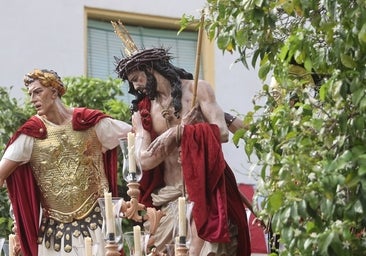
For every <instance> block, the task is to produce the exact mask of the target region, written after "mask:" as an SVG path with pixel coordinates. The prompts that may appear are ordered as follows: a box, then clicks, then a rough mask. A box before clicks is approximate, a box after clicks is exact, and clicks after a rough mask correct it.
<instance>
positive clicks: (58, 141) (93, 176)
mask: <svg viewBox="0 0 366 256" xmlns="http://www.w3.org/2000/svg"><path fill="white" fill-rule="evenodd" d="M45 125H46V128H47V133H48V138H47V139H44V140H38V139H36V140H35V142H34V146H33V153H32V156H31V161H30V163H31V166H32V169H33V174H34V176H35V179H36V182H37V184H38V186H39V189H40V191H41V202H42V208H43V215H44V216H47V217H51V218H53V219H55V220H58V221H61V222H64V223H66V222H71V221H73V220H78V219H82V218H84V217H85V216H86V215H87V214H88V213H89V212H90V211H91V210H92V209H93V206H94V205H95V203H96V201H97V198H99V197H101V196H102V195H103V191H104V189H108V181H107V179H106V177H105V172H104V166H103V154H102V145H101V143H100V142H99V140H98V138H97V136H96V133H95V130H94V128H90V129H88V130H85V131H74V130H73V129H72V125H71V123H69V124H66V125H59V126H58V125H54V124H51V123H48V122H47V121H46V122H45Z"/></svg>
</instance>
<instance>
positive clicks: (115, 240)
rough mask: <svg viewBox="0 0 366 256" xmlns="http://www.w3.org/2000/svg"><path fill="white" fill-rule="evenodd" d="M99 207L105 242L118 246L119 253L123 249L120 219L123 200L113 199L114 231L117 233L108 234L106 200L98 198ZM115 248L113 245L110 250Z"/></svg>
mask: <svg viewBox="0 0 366 256" xmlns="http://www.w3.org/2000/svg"><path fill="white" fill-rule="evenodd" d="M98 203H99V207H100V210H101V215H102V218H103V224H102V233H103V235H104V240H105V241H106V244H116V245H117V251H120V250H121V249H122V247H123V239H122V219H121V217H120V210H121V207H122V204H123V200H122V198H121V197H112V205H113V216H114V230H115V233H109V234H108V233H107V220H106V215H105V199H104V198H98ZM112 247H114V245H112V246H111V247H110V248H112Z"/></svg>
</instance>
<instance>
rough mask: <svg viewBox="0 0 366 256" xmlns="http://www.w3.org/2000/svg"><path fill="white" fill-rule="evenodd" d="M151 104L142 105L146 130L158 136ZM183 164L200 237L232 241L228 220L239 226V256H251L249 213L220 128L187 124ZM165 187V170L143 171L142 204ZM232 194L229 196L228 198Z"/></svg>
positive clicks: (144, 100)
mask: <svg viewBox="0 0 366 256" xmlns="http://www.w3.org/2000/svg"><path fill="white" fill-rule="evenodd" d="M150 107H151V103H150V101H149V100H148V98H147V97H145V98H144V99H143V100H142V101H140V103H139V111H140V114H141V119H142V124H143V126H144V129H145V130H147V131H149V132H150V133H151V139H152V140H153V139H154V138H155V137H156V134H155V132H154V131H153V129H152V123H151V116H150ZM181 141H182V143H181V151H182V154H181V161H182V168H183V175H184V180H185V185H186V187H187V192H188V194H189V198H190V200H191V201H193V202H194V205H193V218H194V221H195V223H196V226H197V232H198V235H199V237H201V238H202V239H204V240H206V241H209V242H218V243H225V242H229V241H230V238H229V230H228V225H227V224H228V219H230V220H231V221H232V222H233V223H234V224H236V225H237V227H238V232H239V235H238V246H240V248H238V250H237V255H238V256H250V254H251V252H250V237H249V228H248V223H247V218H246V211H245V208H244V206H243V203H242V201H241V197H240V192H239V190H238V186H237V183H236V180H235V176H234V174H233V172H232V170H231V169H230V167H229V166H228V165H227V163H226V162H225V159H224V156H223V153H222V149H221V142H220V131H219V128H218V127H217V125H210V124H208V123H200V124H196V125H185V126H184V132H183V135H182V140H181ZM163 186H164V181H163V168H162V166H161V165H160V166H158V167H156V168H155V169H154V170H149V171H144V174H143V177H142V180H141V182H140V188H141V194H140V202H141V203H143V204H145V205H148V206H152V199H151V193H152V192H153V191H154V190H155V189H157V188H161V187H163ZM227 195H229V196H227Z"/></svg>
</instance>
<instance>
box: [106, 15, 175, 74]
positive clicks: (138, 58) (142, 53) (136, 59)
mask: <svg viewBox="0 0 366 256" xmlns="http://www.w3.org/2000/svg"><path fill="white" fill-rule="evenodd" d="M111 23H112V25H113V27H114V32H115V33H116V34H117V36H118V37H119V38H120V39H121V40H122V43H123V45H124V47H125V49H124V56H122V58H117V57H115V60H116V71H117V73H118V76H119V77H120V78H122V79H123V80H126V79H127V75H128V74H129V73H130V72H132V71H134V70H137V69H138V67H140V66H142V65H148V64H149V63H151V62H152V61H156V60H159V61H163V62H164V61H166V62H168V61H169V60H170V59H171V55H170V53H169V51H168V50H167V49H164V48H151V49H138V48H137V46H136V44H135V43H134V41H133V39H132V38H131V36H130V34H129V33H128V31H127V29H126V27H125V26H124V25H123V24H122V22H121V21H117V22H114V21H111Z"/></svg>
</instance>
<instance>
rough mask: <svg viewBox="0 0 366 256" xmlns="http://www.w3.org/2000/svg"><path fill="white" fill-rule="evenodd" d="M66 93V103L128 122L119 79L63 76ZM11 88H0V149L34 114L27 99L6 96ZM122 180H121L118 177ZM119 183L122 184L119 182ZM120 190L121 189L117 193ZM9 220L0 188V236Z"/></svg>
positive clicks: (5, 234)
mask: <svg viewBox="0 0 366 256" xmlns="http://www.w3.org/2000/svg"><path fill="white" fill-rule="evenodd" d="M63 82H64V84H65V86H66V87H67V92H66V94H65V95H64V96H63V97H62V99H63V101H64V102H65V104H66V105H68V106H73V107H88V108H94V109H100V110H103V111H104V112H105V113H107V114H109V115H110V116H112V117H113V118H116V119H119V120H122V121H126V122H129V120H130V111H129V107H128V105H126V104H125V103H124V102H123V101H122V100H121V97H122V96H123V93H122V90H121V80H120V79H112V78H109V79H106V80H101V79H97V78H87V77H65V78H64V79H63ZM11 90H12V88H7V87H0V114H1V115H0V151H1V152H3V151H4V148H5V146H6V143H7V142H8V141H9V139H10V137H11V136H12V134H13V133H14V132H15V130H16V129H17V128H18V127H20V125H22V124H23V123H24V122H25V121H26V120H27V119H28V118H29V117H30V116H32V115H33V114H35V111H34V109H33V107H32V106H31V105H30V104H29V102H28V101H27V97H28V95H27V94H26V93H25V94H24V99H25V100H24V101H25V102H26V103H24V104H23V103H21V102H22V101H20V100H17V99H15V98H11V97H10V92H11ZM119 180H120V181H122V179H119ZM120 185H123V184H122V183H121V184H120ZM121 193H122V192H121ZM12 224H13V221H12V219H11V218H10V214H9V199H8V196H7V191H6V188H0V237H8V235H9V234H10V233H11V228H12Z"/></svg>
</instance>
